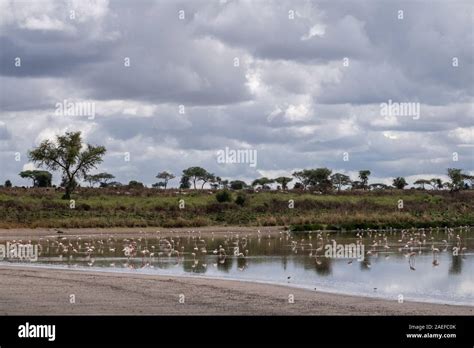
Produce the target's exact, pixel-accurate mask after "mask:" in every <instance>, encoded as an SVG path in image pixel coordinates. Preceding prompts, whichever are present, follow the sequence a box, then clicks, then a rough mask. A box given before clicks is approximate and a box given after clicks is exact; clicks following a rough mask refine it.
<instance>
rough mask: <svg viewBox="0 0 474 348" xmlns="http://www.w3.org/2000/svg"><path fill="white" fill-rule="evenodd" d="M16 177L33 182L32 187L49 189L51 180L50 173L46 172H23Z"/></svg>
mask: <svg viewBox="0 0 474 348" xmlns="http://www.w3.org/2000/svg"><path fill="white" fill-rule="evenodd" d="M18 175H20V176H21V177H22V178H25V179H31V180H33V187H50V186H51V181H52V178H53V176H52V175H51V173H50V172H48V171H46V170H24V171H22V172H21V173H20V174H18Z"/></svg>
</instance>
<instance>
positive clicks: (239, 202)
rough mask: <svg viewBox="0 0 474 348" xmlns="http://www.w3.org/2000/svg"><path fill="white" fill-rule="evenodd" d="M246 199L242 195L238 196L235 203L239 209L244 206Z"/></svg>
mask: <svg viewBox="0 0 474 348" xmlns="http://www.w3.org/2000/svg"><path fill="white" fill-rule="evenodd" d="M245 200H246V197H245V196H244V195H242V194H239V195H238V196H237V198H236V199H235V203H236V204H238V205H240V206H241V207H242V206H243V205H244V204H245Z"/></svg>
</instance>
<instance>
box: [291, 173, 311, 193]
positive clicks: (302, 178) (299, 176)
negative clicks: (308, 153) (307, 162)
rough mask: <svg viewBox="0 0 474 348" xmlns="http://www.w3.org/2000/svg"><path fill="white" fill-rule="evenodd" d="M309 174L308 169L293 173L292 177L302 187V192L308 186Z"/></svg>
mask: <svg viewBox="0 0 474 348" xmlns="http://www.w3.org/2000/svg"><path fill="white" fill-rule="evenodd" d="M309 173H310V171H309V170H308V169H304V170H300V171H296V172H294V173H293V174H291V175H293V176H294V177H295V178H296V180H298V181H299V182H300V184H301V186H302V187H303V190H306V187H307V186H308V185H309Z"/></svg>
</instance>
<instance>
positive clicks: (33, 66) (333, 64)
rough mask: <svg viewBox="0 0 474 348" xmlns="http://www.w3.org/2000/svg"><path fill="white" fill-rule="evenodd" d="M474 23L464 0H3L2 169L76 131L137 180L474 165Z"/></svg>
mask: <svg viewBox="0 0 474 348" xmlns="http://www.w3.org/2000/svg"><path fill="white" fill-rule="evenodd" d="M473 23H474V3H473V2H472V1H459V0H454V1H440V0H434V1H384V0H380V1H376V0H373V1H363V0H362V1H350V0H345V1H342V0H341V1H338V0H335V1H334V0H332V1H295V0H292V1H281V0H279V1H276V0H275V1H263V0H254V1H231V0H229V1H222V0H221V1H208V0H194V1H148V0H135V1H124V0H120V1H118V0H110V1H105V0H95V1H84V0H73V1H47V0H39V1H21V0H20V1H10V0H0V182H1V183H3V182H4V181H5V180H7V179H10V180H11V181H12V182H13V183H14V184H15V185H30V184H31V182H30V181H29V180H26V179H22V178H20V177H19V176H18V173H19V172H20V171H22V170H27V169H33V168H34V165H33V163H31V162H29V160H28V157H27V153H28V150H31V149H32V148H33V147H35V146H37V145H38V144H39V143H40V142H41V141H43V140H46V139H54V137H55V135H57V134H63V133H64V132H67V131H81V132H82V135H83V138H84V141H85V142H86V143H90V144H92V145H104V146H105V147H106V148H107V153H106V155H105V156H104V161H103V163H102V164H100V166H99V167H98V168H97V171H96V172H104V171H105V172H109V173H112V174H114V175H115V176H116V180H117V181H120V182H123V183H127V182H128V181H130V180H138V181H141V182H143V183H145V184H147V185H151V184H152V183H154V182H156V181H157V179H156V178H155V176H156V175H157V173H158V172H160V171H163V170H167V171H169V172H172V173H174V174H175V175H176V176H177V177H179V176H180V174H181V172H182V170H183V169H184V168H187V167H190V166H201V167H204V168H206V169H207V170H208V171H210V172H212V173H215V174H216V175H218V176H220V177H222V178H225V179H241V180H246V181H251V180H253V179H255V178H258V177H261V176H267V177H270V178H275V177H277V176H282V175H285V176H289V175H291V173H292V172H294V171H295V170H301V169H303V168H317V167H328V168H330V169H332V170H333V171H334V172H341V173H345V174H347V175H349V176H351V178H352V179H356V177H357V172H358V171H359V170H361V169H369V170H371V172H372V176H371V179H370V182H372V183H374V182H382V183H387V184H389V183H391V181H392V179H393V178H394V177H398V176H404V177H405V178H407V181H408V182H410V183H411V182H413V181H414V180H416V179H418V178H432V177H441V178H445V179H446V176H445V173H446V169H447V168H451V167H455V168H462V169H464V170H465V171H466V172H467V173H471V174H474V171H473V169H474V137H473V135H474V107H473V105H474V104H473V101H474V24H473ZM61 105H66V106H70V105H72V106H73V111H71V112H64V110H63V111H61V109H60V106H61ZM387 105H389V106H390V107H389V112H387V108H386V107H387ZM81 106H89V107H90V108H89V109H87V108H86V109H83V110H82V111H81V109H80V107H81ZM405 106H410V107H409V108H408V107H405ZM84 110H86V111H84ZM87 110H88V111H87ZM226 148H227V149H228V150H230V151H232V150H235V151H237V150H243V151H248V152H249V153H250V152H252V153H255V154H256V158H257V160H256V163H253V164H254V165H252V163H248V161H245V160H244V161H241V162H243V163H229V162H232V161H225V163H222V161H219V160H218V157H219V156H218V154H219V151H222V150H224V149H226ZM59 181H60V174H59V173H54V182H55V183H56V184H57V183H59ZM170 184H171V185H172V186H176V185H177V184H178V180H177V179H175V180H174V181H172V182H171V183H170Z"/></svg>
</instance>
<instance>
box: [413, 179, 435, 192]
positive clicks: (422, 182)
mask: <svg viewBox="0 0 474 348" xmlns="http://www.w3.org/2000/svg"><path fill="white" fill-rule="evenodd" d="M413 185H419V186H421V189H422V190H424V189H425V185H430V186H431V180H427V179H418V180H417V181H415V182H414V183H413Z"/></svg>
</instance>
